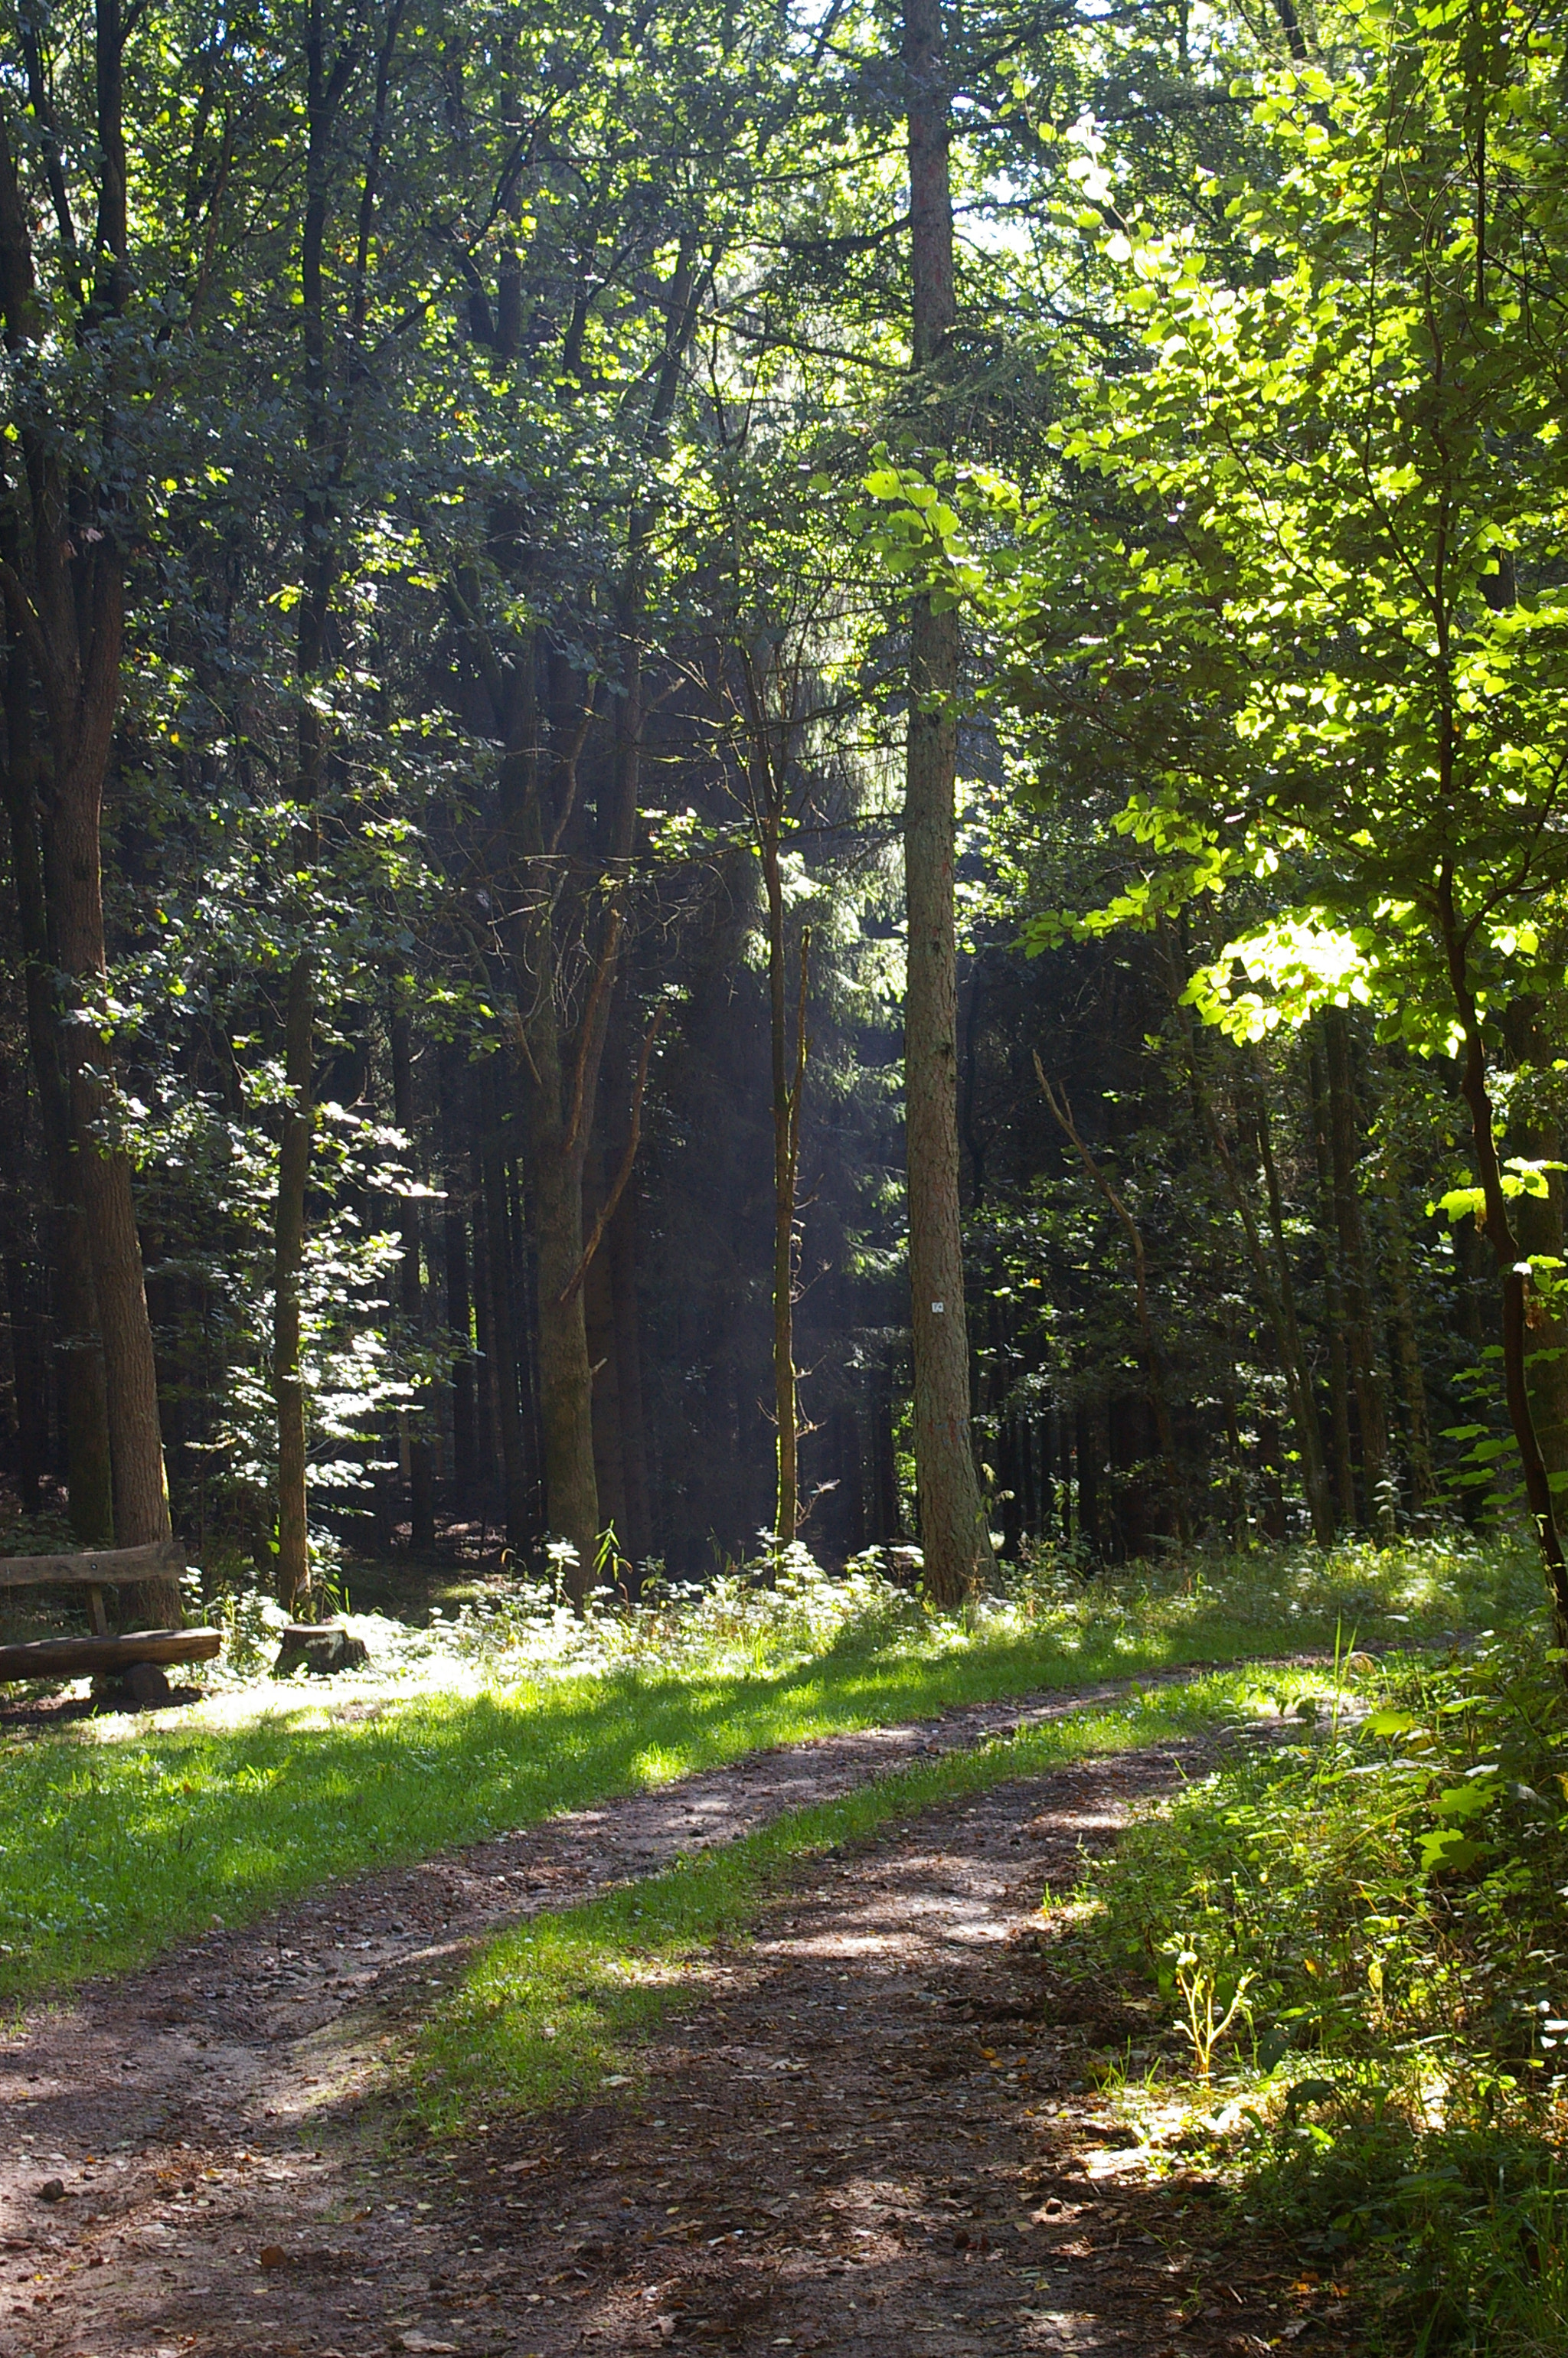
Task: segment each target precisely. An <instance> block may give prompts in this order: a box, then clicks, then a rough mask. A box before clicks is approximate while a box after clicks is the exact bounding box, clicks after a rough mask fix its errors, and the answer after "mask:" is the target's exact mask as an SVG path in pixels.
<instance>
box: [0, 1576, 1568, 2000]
mask: <svg viewBox="0 0 1568 2358" xmlns="http://www.w3.org/2000/svg"><path fill="white" fill-rule="evenodd" d="M1519 1561H1520V1559H1519V1557H1518V1555H1517V1552H1506V1551H1505V1552H1496V1551H1494V1552H1487V1551H1484V1550H1481V1549H1479V1548H1476V1547H1474V1546H1469V1545H1463V1546H1461V1545H1457V1544H1454V1543H1444V1547H1443V1548H1438V1547H1436V1546H1434V1545H1432V1544H1429V1543H1426V1542H1416V1543H1409V1544H1406V1545H1404V1546H1402V1547H1400V1548H1398V1549H1390V1550H1388V1551H1386V1552H1382V1553H1380V1554H1379V1552H1374V1551H1372V1550H1370V1549H1350V1550H1342V1551H1340V1552H1338V1553H1337V1554H1336V1555H1335V1556H1333V1557H1328V1558H1324V1557H1317V1556H1314V1555H1313V1554H1311V1552H1297V1553H1294V1554H1290V1555H1286V1556H1282V1557H1268V1558H1255V1559H1240V1560H1237V1561H1235V1562H1233V1563H1227V1564H1223V1565H1217V1564H1216V1563H1213V1562H1212V1561H1209V1562H1207V1563H1202V1564H1195V1565H1192V1566H1188V1567H1185V1568H1183V1567H1181V1566H1173V1567H1169V1568H1166V1569H1164V1570H1162V1571H1160V1572H1158V1573H1154V1572H1151V1571H1149V1570H1148V1569H1147V1568H1138V1569H1137V1570H1135V1571H1129V1572H1128V1573H1127V1574H1122V1575H1118V1576H1115V1577H1109V1576H1108V1577H1106V1578H1104V1579H1100V1580H1097V1581H1095V1582H1092V1583H1090V1584H1087V1585H1084V1584H1081V1583H1072V1584H1068V1585H1064V1583H1063V1581H1062V1580H1061V1578H1060V1577H1059V1576H1058V1575H1055V1574H1053V1575H1052V1578H1051V1580H1050V1582H1049V1583H1044V1576H1043V1585H1041V1586H1040V1588H1039V1590H1038V1592H1037V1593H1033V1592H1032V1593H1027V1594H1026V1593H1023V1592H1022V1591H1021V1592H1020V1593H1019V1594H1017V1595H1013V1596H1012V1597H1011V1598H1009V1599H1007V1600H1003V1601H1001V1602H1000V1603H999V1604H996V1605H995V1606H992V1605H989V1604H988V1605H986V1606H981V1607H979V1609H978V1610H977V1611H976V1612H975V1613H974V1614H972V1615H971V1616H970V1617H968V1621H967V1622H966V1623H957V1622H948V1623H936V1622H929V1621H927V1622H925V1623H919V1622H916V1623H914V1624H913V1625H909V1626H905V1627H903V1628H900V1629H898V1630H896V1631H892V1630H889V1629H886V1628H872V1629H870V1630H867V1631H862V1632H856V1631H853V1630H851V1631H849V1632H842V1631H841V1632H839V1633H838V1634H837V1635H836V1636H835V1638H834V1639H833V1641H832V1642H831V1643H830V1644H828V1645H827V1646H826V1647H825V1649H824V1650H821V1651H820V1652H818V1653H816V1655H814V1656H812V1657H811V1658H810V1659H807V1660H790V1661H787V1662H784V1663H783V1664H781V1665H779V1666H777V1667H775V1668H774V1669H773V1670H772V1671H763V1672H743V1671H736V1672H730V1671H719V1670H715V1669H713V1668H712V1667H711V1666H709V1667H708V1669H706V1670H704V1669H702V1668H701V1667H699V1666H697V1665H695V1664H688V1665H687V1666H685V1667H683V1668H682V1669H680V1670H678V1671H676V1670H671V1669H669V1668H668V1667H664V1668H654V1669H643V1670H637V1669H633V1668H622V1669H618V1670H615V1671H610V1672H606V1673H603V1674H600V1675H598V1676H593V1677H586V1676H584V1677H576V1678H568V1677H564V1676H559V1675H554V1676H551V1677H549V1678H547V1679H532V1678H516V1677H512V1676H507V1675H503V1670H504V1664H503V1663H501V1662H496V1661H489V1662H487V1661H486V1660H484V1659H483V1658H481V1656H479V1655H475V1656H473V1657H472V1658H470V1657H466V1656H465V1657H463V1658H462V1659H460V1660H452V1661H450V1662H449V1663H448V1664H447V1666H446V1672H445V1674H444V1680H445V1682H444V1683H443V1682H439V1681H438V1673H437V1670H436V1668H435V1667H434V1666H429V1665H427V1666H425V1668H423V1669H422V1670H421V1673H420V1676H421V1680H424V1679H426V1678H428V1679H429V1681H430V1683H428V1684H424V1683H420V1684H416V1685H414V1686H411V1685H410V1684H409V1683H408V1682H400V1683H396V1684H393V1685H383V1686H381V1687H378V1686H377V1685H376V1683H375V1682H374V1681H373V1680H372V1681H366V1680H364V1679H363V1678H361V1679H357V1680H355V1679H335V1680H329V1681H323V1682H320V1684H319V1686H315V1687H312V1688H309V1689H304V1688H301V1687H299V1686H297V1685H295V1684H292V1683H290V1684H287V1685H283V1686H279V1685H276V1684H273V1683H271V1682H261V1683H259V1684H258V1685H256V1686H254V1687H251V1688H247V1689H243V1690H236V1689H230V1690H228V1691H226V1692H224V1693H220V1694H216V1695H214V1696H212V1697H211V1699H209V1700H208V1701H205V1702H203V1703H202V1704H198V1705H196V1706H195V1707H194V1708H192V1709H189V1710H184V1711H166V1712H160V1713H154V1714H146V1715H144V1716H143V1717H141V1718H139V1719H135V1720H131V1721H126V1720H124V1719H123V1718H118V1717H105V1718H101V1719H97V1720H89V1721H82V1722H80V1723H77V1724H76V1725H72V1726H70V1727H69V1728H66V1729H62V1730H59V1731H58V1732H51V1733H49V1734H48V1735H46V1736H25V1737H12V1738H10V1739H9V1740H6V1741H0V1763H3V1765H4V1774H3V1776H0V1999H4V1998H9V1997H15V1996H25V1995H27V1994H30V1993H34V1992H37V1991H39V1990H43V1989H47V1988H62V1987H68V1986H70V1985H71V1984H72V1983H75V1982H78V1981H81V1980H82V1979H84V1978H85V1977H86V1976H87V1975H89V1974H96V1973H103V1972H113V1971H117V1970H122V1969H124V1968H125V1967H127V1966H131V1965H135V1964H137V1963H142V1962H144V1961H145V1960H146V1959H147V1958H148V1957H150V1956H152V1955H154V1954H155V1953H156V1952H157V1951H158V1950H159V1949H160V1948H163V1947H165V1946H167V1945H168V1944H169V1943H171V1942H176V1941H178V1940H180V1939H182V1938H186V1937H189V1935H191V1934H192V1933H195V1932H197V1931H203V1930H205V1929H206V1928H207V1926H208V1925H209V1924H210V1923H211V1921H212V1920H213V1918H214V1917H218V1918H221V1919H222V1920H223V1921H224V1922H225V1923H227V1924H230V1925H233V1924H238V1923H242V1922H244V1921H247V1920H251V1919H254V1917H256V1916H257V1915H259V1914H261V1913H262V1912H263V1911H264V1910H265V1909H267V1908H269V1907H272V1906H274V1905H276V1904H278V1903H279V1902H283V1901H287V1900H289V1899H292V1898H297V1896H298V1895H299V1894H300V1893H301V1892H303V1891H306V1890H308V1889H309V1888H310V1887H312V1886H317V1885H320V1884H323V1883H326V1882H328V1881H330V1880H332V1879H335V1878H341V1877H351V1876H353V1875H355V1874H357V1873H361V1872H363V1871H374V1870H376V1869H380V1868H384V1867H387V1866H395V1865H400V1864H402V1863H404V1862H406V1861H407V1860H409V1859H414V1858H420V1857H427V1856H429V1855H431V1854H432V1853H434V1852H436V1851H439V1850H442V1849H446V1848H449V1847H450V1846H452V1845H454V1844H462V1843H469V1842H474V1841H478V1840H481V1839H482V1838H483V1837H484V1836H486V1835H488V1834H492V1833H498V1832H501V1831H502V1830H503V1829H509V1828H513V1827H518V1826H524V1825H528V1824H531V1823H537V1822H538V1821H539V1820H541V1819H543V1818H546V1817H549V1816H551V1815H553V1814H555V1813H556V1812H559V1811H563V1810H571V1809H579V1808H583V1807H586V1806H589V1805H590V1804H593V1803H597V1802H601V1801H606V1800H608V1799H610V1798H611V1797H612V1796H614V1795H616V1794H620V1793H625V1792H632V1791H637V1790H645V1789H647V1788H648V1787H650V1786H654V1785H660V1784H666V1783H668V1782H670V1781H671V1780H672V1779H675V1778H676V1777H679V1776H682V1775H686V1774H688V1773H690V1772H692V1771H694V1770H697V1769H701V1768H711V1767H716V1766H719V1765H721V1764H723V1763H725V1762H728V1761H730V1760H733V1759H736V1758H740V1757H741V1756H742V1755H744V1754H746V1753H749V1752H755V1751H763V1750H767V1749H769V1748H771V1747H775V1746H778V1745H784V1744H791V1743H797V1742H800V1741H802V1740H803V1739H805V1738H807V1737H812V1736H824V1735H828V1734H831V1733H833V1732H834V1731H836V1730H840V1729H853V1728H857V1727H865V1726H871V1725H885V1724H889V1723H895V1722H898V1721H903V1720H913V1719H920V1718H926V1717H930V1716H932V1715H934V1714H936V1713H938V1712H941V1711H943V1710H946V1709H949V1708H952V1707H954V1706H958V1705H962V1704H974V1703H982V1702H989V1701H999V1702H1000V1701H1005V1700H1008V1699H1010V1698H1013V1697H1017V1696H1021V1695H1024V1694H1027V1693H1032V1692H1039V1691H1042V1690H1047V1689H1053V1688H1058V1689H1059V1688H1064V1687H1071V1686H1075V1685H1081V1684H1087V1683H1092V1682H1094V1681H1096V1680H1098V1679H1101V1678H1104V1677H1107V1676H1120V1675H1125V1674H1126V1673H1128V1672H1129V1671H1133V1672H1136V1671H1157V1670H1161V1669H1174V1668H1178V1667H1179V1666H1180V1665H1181V1664H1183V1663H1184V1662H1190V1661H1211V1662H1213V1661H1224V1660H1238V1659H1240V1658H1244V1657H1246V1656H1249V1655H1256V1654H1261V1653H1265V1652H1270V1651H1281V1652H1283V1651H1288V1650H1302V1649H1306V1648H1310V1647H1314V1646H1319V1647H1329V1648H1331V1647H1332V1646H1333V1644H1334V1642H1335V1638H1336V1630H1343V1631H1344V1632H1345V1633H1346V1634H1347V1633H1348V1632H1349V1631H1350V1630H1351V1629H1354V1630H1355V1631H1356V1632H1357V1635H1358V1637H1359V1639H1360V1641H1361V1642H1362V1643H1364V1644H1367V1643H1371V1644H1385V1643H1390V1642H1395V1641H1396V1640H1397V1641H1398V1642H1401V1643H1404V1642H1410V1641H1411V1640H1412V1639H1419V1638H1420V1637H1421V1636H1422V1634H1423V1633H1424V1632H1425V1631H1426V1630H1428V1629H1429V1628H1432V1627H1433V1626H1435V1627H1437V1628H1442V1627H1444V1626H1446V1627H1451V1628H1457V1627H1464V1626H1465V1625H1466V1624H1468V1626H1470V1627H1476V1626H1480V1625H1482V1624H1486V1625H1489V1626H1493V1627H1502V1626H1505V1625H1506V1624H1507V1623H1508V1622H1509V1621H1510V1620H1511V1619H1513V1618H1515V1617H1517V1616H1518V1615H1519V1613H1521V1612H1523V1611H1524V1610H1526V1609H1528V1606H1527V1600H1528V1601H1530V1602H1533V1597H1534V1591H1535V1589H1538V1587H1539V1583H1538V1582H1535V1583H1533V1585H1532V1583H1531V1581H1530V1578H1529V1577H1527V1575H1526V1574H1521V1572H1520V1570H1519ZM1422 1597H1424V1599H1425V1602H1424V1603H1422V1602H1421V1601H1420V1600H1421V1599H1422ZM1395 1614H1402V1615H1405V1616H1407V1617H1408V1618H1407V1619H1405V1620H1403V1621H1400V1622H1399V1623H1396V1622H1395V1621H1394V1620H1393V1619H1392V1618H1391V1616H1393V1615H1395Z"/></svg>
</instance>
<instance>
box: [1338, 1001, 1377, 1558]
mask: <svg viewBox="0 0 1568 2358" xmlns="http://www.w3.org/2000/svg"><path fill="white" fill-rule="evenodd" d="M1323 1042H1324V1058H1325V1065H1326V1068H1327V1073H1328V1137H1329V1147H1330V1150H1331V1152H1332V1155H1333V1162H1334V1216H1335V1220H1336V1226H1337V1228H1338V1230H1339V1246H1340V1253H1341V1259H1342V1268H1343V1272H1344V1278H1343V1282H1344V1288H1345V1308H1346V1340H1347V1341H1348V1343H1349V1346H1350V1364H1351V1369H1352V1373H1353V1375H1354V1378H1355V1383H1356V1422H1357V1426H1358V1428H1359V1431H1360V1436H1361V1473H1362V1478H1363V1481H1364V1483H1365V1485H1366V1509H1367V1519H1368V1522H1369V1523H1371V1524H1373V1525H1375V1526H1376V1527H1377V1528H1378V1529H1379V1530H1387V1529H1388V1528H1390V1525H1391V1521H1392V1509H1391V1507H1390V1503H1389V1498H1388V1492H1387V1487H1386V1486H1387V1480H1388V1471H1389V1421H1388V1412H1387V1410H1386V1409H1385V1407H1384V1403H1383V1386H1382V1371H1381V1368H1380V1367H1379V1355H1378V1347H1377V1338H1376V1333H1375V1327H1374V1322H1373V1316H1372V1283H1371V1274H1370V1271H1369V1269H1368V1256H1367V1233H1366V1224H1365V1222H1364V1221H1363V1219H1362V1217H1361V1192H1360V1188H1359V1186H1358V1185H1357V1167H1358V1165H1359V1163H1360V1159H1361V1133H1360V1124H1359V1122H1358V1120H1357V1111H1356V1089H1355V1081H1354V1076H1353V1075H1352V1073H1351V1069H1350V1022H1349V1018H1348V1017H1347V1016H1346V1012H1345V1010H1344V1009H1343V1008H1342V1007H1325V1009H1324V1011H1323Z"/></svg>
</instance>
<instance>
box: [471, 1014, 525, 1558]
mask: <svg viewBox="0 0 1568 2358" xmlns="http://www.w3.org/2000/svg"><path fill="white" fill-rule="evenodd" d="M493 1065H494V1059H493V1058H491V1059H489V1060H487V1062H486V1063H485V1064H484V1065H481V1070H480V1096H481V1125H482V1128H481V1157H482V1168H483V1174H484V1240H485V1259H486V1263H487V1273H488V1275H489V1279H490V1288H489V1294H490V1316H489V1321H488V1325H489V1329H490V1333H489V1344H490V1398H491V1408H492V1414H493V1416H494V1419H495V1430H496V1438H497V1440H498V1441H499V1443H500V1448H501V1476H502V1493H503V1501H504V1512H505V1518H506V1538H507V1543H508V1545H509V1546H510V1547H512V1548H513V1549H514V1550H518V1549H522V1548H524V1547H526V1546H527V1544H528V1542H529V1541H530V1540H531V1539H532V1538H533V1536H534V1532H533V1519H532V1517H531V1515H530V1514H529V1511H528V1504H529V1501H528V1476H527V1467H526V1464H525V1461H524V1446H523V1413H522V1407H521V1403H520V1399H519V1389H518V1381H517V1321H516V1305H515V1302H514V1294H513V1287H512V1250H511V1239H510V1235H509V1230H510V1228H511V1219H510V1215H509V1208H508V1205H507V1186H506V1163H505V1157H504V1154H503V1148H502V1140H501V1129H500V1123H499V1120H498V1118H497V1107H496V1095H497V1092H496V1086H495V1074H494V1070H493Z"/></svg>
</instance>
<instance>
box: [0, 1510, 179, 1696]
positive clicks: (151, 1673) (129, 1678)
mask: <svg viewBox="0 0 1568 2358" xmlns="http://www.w3.org/2000/svg"><path fill="white" fill-rule="evenodd" d="M184 1571H185V1551H184V1549H183V1548H182V1547H181V1546H180V1544H179V1542H178V1540H157V1541H154V1542H153V1544H152V1545H151V1546H150V1547H135V1548H105V1549H103V1550H101V1551H99V1552H96V1553H94V1554H92V1555H8V1556H0V1592H4V1591H5V1590H7V1589H14V1588H85V1589H86V1591H87V1612H88V1617H89V1619H90V1620H91V1621H92V1630H93V1634H92V1637H91V1638H39V1639H35V1640H34V1641H33V1642H32V1643H31V1644H29V1645H24V1646H0V1682H5V1681H8V1680H12V1679H48V1678H57V1677H59V1678H70V1679H80V1678H88V1677H92V1678H109V1679H113V1680H114V1681H115V1682H116V1684H117V1686H118V1690H119V1696H120V1699H121V1700H123V1701H124V1702H126V1703H131V1704H157V1703H167V1701H168V1693H169V1686H168V1679H167V1678H165V1676H164V1668H165V1665H166V1664H168V1663H169V1662H210V1661H211V1660H213V1659H214V1657H215V1656H217V1655H218V1654H220V1653H222V1649H223V1635H222V1630H220V1629H127V1630H126V1631H125V1632H124V1634H123V1635H122V1636H120V1637H114V1636H113V1635H112V1634H111V1632H110V1628H109V1617H108V1615H107V1613H106V1612H105V1611H104V1609H103V1591H104V1590H105V1589H106V1588H119V1587H122V1586H128V1585H131V1584H132V1583H134V1582H136V1581H143V1580H178V1579H179V1578H180V1577H181V1575H182V1574H183V1573H184Z"/></svg>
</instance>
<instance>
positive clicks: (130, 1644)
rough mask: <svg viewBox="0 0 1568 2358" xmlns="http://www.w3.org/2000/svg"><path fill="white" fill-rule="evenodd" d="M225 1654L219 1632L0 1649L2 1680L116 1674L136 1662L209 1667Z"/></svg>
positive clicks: (149, 1632) (50, 1641)
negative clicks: (179, 1663)
mask: <svg viewBox="0 0 1568 2358" xmlns="http://www.w3.org/2000/svg"><path fill="white" fill-rule="evenodd" d="M222 1650H223V1633H222V1630H221V1629H131V1630H127V1631H126V1633H125V1635H124V1637H123V1638H37V1639H34V1640H33V1641H32V1643H31V1644H30V1645H26V1646H0V1680H6V1679H48V1678H54V1677H57V1676H63V1677H66V1678H71V1679H81V1678H88V1677H97V1676H98V1675H100V1674H101V1673H102V1674H104V1675H108V1674H112V1673H113V1672H114V1671H124V1670H128V1669H129V1668H130V1666H131V1664H132V1663H133V1662H211V1661H212V1660H215V1659H216V1657H217V1656H218V1655H219V1654H221V1653H222Z"/></svg>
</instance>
